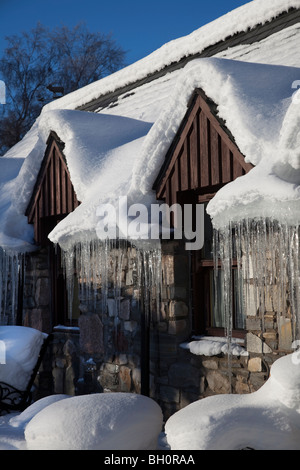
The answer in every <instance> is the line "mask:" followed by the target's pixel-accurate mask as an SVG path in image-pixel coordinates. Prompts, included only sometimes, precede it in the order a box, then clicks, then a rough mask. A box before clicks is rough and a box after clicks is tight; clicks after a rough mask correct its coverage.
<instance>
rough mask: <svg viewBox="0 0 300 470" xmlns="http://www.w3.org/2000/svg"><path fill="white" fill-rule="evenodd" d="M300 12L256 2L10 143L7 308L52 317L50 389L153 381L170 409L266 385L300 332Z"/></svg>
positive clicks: (8, 313) (127, 386) (62, 105)
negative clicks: (153, 216) (154, 214)
mask: <svg viewBox="0 0 300 470" xmlns="http://www.w3.org/2000/svg"><path fill="white" fill-rule="evenodd" d="M299 21H300V5H299V2H298V1H294V2H291V1H287V0H277V1H276V2H274V1H273V2H271V1H266V0H263V1H260V0H256V1H255V2H250V3H249V4H247V5H245V6H243V7H241V8H239V9H237V10H234V11H233V12H231V13H229V14H228V15H226V16H224V17H222V18H219V19H218V20H216V21H215V22H212V23H210V24H208V25H206V26H205V27H203V28H200V29H199V30H198V31H195V32H194V33H192V35H190V36H187V37H185V38H181V39H179V40H177V41H175V42H172V43H169V44H167V45H165V46H164V48H162V49H160V50H158V51H156V52H154V53H153V54H151V55H150V56H148V57H146V58H145V59H143V60H142V61H139V62H138V63H136V64H133V65H131V66H129V67H127V68H125V69H123V70H121V71H119V72H117V73H116V74H113V75H112V76H109V77H106V78H104V79H102V80H100V81H99V82H96V83H94V84H92V85H89V86H87V87H84V88H83V89H81V90H78V91H77V92H75V93H72V94H71V95H67V96H65V97H62V98H60V99H58V100H56V101H54V102H53V103H50V104H49V105H46V106H45V107H44V109H43V112H42V114H41V116H40V117H39V118H38V120H37V122H36V123H35V124H34V126H33V127H32V129H31V130H30V131H29V133H28V134H27V136H25V137H24V139H23V141H22V142H21V143H20V144H18V145H16V146H15V147H14V148H12V149H11V150H10V151H9V152H8V153H7V154H6V155H5V156H4V158H3V159H1V161H0V166H1V164H4V163H3V162H5V164H6V165H7V166H8V167H9V168H11V172H10V175H11V177H12V181H7V182H5V181H4V182H3V185H2V189H1V196H0V197H2V198H3V199H4V196H6V193H5V191H7V188H8V187H9V188H10V191H11V202H10V206H9V208H8V209H7V208H6V207H5V209H4V210H3V212H2V213H1V231H2V233H1V245H2V248H3V251H2V258H1V263H2V266H3V269H2V273H3V276H2V279H1V282H2V291H3V293H4V295H3V296H2V299H1V304H2V312H1V322H2V324H7V323H12V322H16V323H19V324H24V325H26V326H31V327H33V328H37V329H39V330H42V331H44V332H47V333H51V334H52V341H51V344H50V346H49V349H48V351H47V355H46V357H45V360H44V363H43V366H42V368H41V370H40V374H39V377H38V382H39V383H38V384H37V385H38V395H39V396H42V395H47V394H51V393H67V394H71V395H73V394H84V393H93V392H110V391H121V392H128V391H129V392H133V393H142V394H145V395H149V396H151V397H153V398H154V399H155V400H157V401H158V402H159V404H160V405H161V407H162V409H163V410H164V413H165V417H168V416H170V415H171V414H172V413H174V412H175V411H176V410H178V409H180V408H182V407H184V406H185V405H187V404H188V403H190V402H192V401H195V400H198V399H200V398H203V397H206V396H209V395H213V394H219V393H229V392H233V393H250V392H252V391H254V390H257V389H258V388H259V387H260V386H261V385H262V384H263V383H264V382H265V380H266V379H267V378H268V374H269V368H270V365H271V364H272V363H273V362H274V360H276V358H278V356H279V355H283V354H286V353H287V352H290V351H291V350H292V347H293V342H297V341H298V340H299V339H300V337H299V331H298V330H299V325H298V318H297V310H298V305H299V296H300V289H299V249H298V236H299V207H300V206H299V196H298V193H297V185H298V184H299V169H298V168H299V166H298V159H299V157H298V154H297V142H298V141H297V138H298V132H299V131H298V128H297V122H299V121H298V120H299V112H298V110H297V106H296V101H297V95H295V92H296V91H297V80H299V79H300V68H298V67H300V56H299V50H298V48H297V45H298V41H299V35H300V32H299V31H300V27H299ZM232 25H234V26H232ZM207 38H209V39H207ZM271 156H272V157H274V158H273V160H272V158H271ZM16 157H17V158H16ZM18 165H19V166H18ZM6 183H7V185H6ZM11 188H13V189H12V190H11ZM17 188H18V189H19V188H21V191H20V190H18V191H17ZM5 200H6V199H5ZM163 203H164V204H165V205H166V206H165V207H167V208H170V207H176V208H177V210H178V211H179V212H178V213H177V215H176V214H174V213H173V211H171V212H170V214H169V215H170V218H169V219H168V218H167V219H166V220H165V221H164V222H165V223H166V227H167V228H170V231H169V232H168V233H167V235H166V234H165V232H164V231H163V229H164V228H165V226H164V225H163V226H160V227H158V228H159V230H160V237H158V236H157V233H158V232H157V225H156V226H153V230H154V231H155V230H156V231H155V234H156V236H155V237H153V238H151V237H149V236H146V235H145V234H149V232H148V230H149V227H150V228H151V222H152V221H151V220H150V224H149V223H148V222H149V220H148V219H147V217H146V218H145V217H142V215H143V214H142V212H143V210H144V209H145V211H146V212H147V214H146V215H149V213H150V210H151V208H152V207H153V206H155V204H159V205H162V204H163ZM199 207H201V208H203V211H202V209H199V211H198V208H199ZM99 208H100V209H99ZM160 208H161V206H160ZM114 209H115V211H116V212H114ZM110 210H111V211H112V212H113V215H111V212H110ZM181 210H182V212H180V211H181ZM189 210H190V212H189ZM124 211H125V212H124ZM124 214H125V216H124ZM179 215H181V216H182V217H181V219H180V217H179ZM188 215H190V216H191V218H190V219H189V218H188ZM176 216H177V219H176ZM185 216H186V218H185ZM178 217H179V219H178ZM12 220H13V221H14V223H11V221H12ZM176 220H177V222H178V220H179V221H181V222H182V226H180V227H179V229H182V230H179V229H178V226H177V225H176ZM199 221H200V222H199ZM168 223H169V225H168ZM187 225H188V226H187ZM115 228H117V232H114V230H115ZM143 230H146V231H145V232H143ZM178 230H179V231H178ZM202 231H203V243H202V240H201V244H200V245H199V246H197V241H199V240H200V238H201V234H202ZM200 232H201V233H200ZM137 234H140V238H139V237H138V236H137ZM198 237H199V240H197V238H198ZM187 246H189V249H187ZM294 344H296V343H294ZM228 351H229V353H228Z"/></svg>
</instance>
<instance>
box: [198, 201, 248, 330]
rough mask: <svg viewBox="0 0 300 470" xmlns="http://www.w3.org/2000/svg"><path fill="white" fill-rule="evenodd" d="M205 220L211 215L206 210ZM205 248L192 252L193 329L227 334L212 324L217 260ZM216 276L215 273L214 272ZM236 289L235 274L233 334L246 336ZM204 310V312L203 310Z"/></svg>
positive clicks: (234, 262) (235, 266)
mask: <svg viewBox="0 0 300 470" xmlns="http://www.w3.org/2000/svg"><path fill="white" fill-rule="evenodd" d="M213 196H214V194H207V195H202V196H199V197H198V202H199V203H202V204H206V203H208V202H209V201H210V199H212V197H213ZM205 214H206V215H205V220H207V217H209V215H208V214H207V212H206V210H205ZM203 252H204V250H203V249H202V250H198V251H194V252H193V253H192V305H193V330H194V333H195V334H204V335H207V336H221V337H223V336H226V332H225V327H216V326H213V325H212V324H211V319H212V316H213V312H212V307H211V305H213V302H214V293H213V292H212V291H211V282H210V273H211V271H212V272H214V269H215V261H214V259H213V258H204V257H203ZM221 268H222V266H221V262H220V261H219V262H218V269H221ZM231 268H232V274H233V271H234V270H237V269H238V266H237V260H236V259H233V260H232V265H231ZM213 277H214V274H213ZM235 291H236V286H235V280H234V275H232V325H233V328H232V336H233V337H235V338H242V339H244V338H245V335H246V330H245V328H243V329H242V328H237V327H236V323H237V312H236V302H235V298H234V294H235ZM203 310H204V312H203Z"/></svg>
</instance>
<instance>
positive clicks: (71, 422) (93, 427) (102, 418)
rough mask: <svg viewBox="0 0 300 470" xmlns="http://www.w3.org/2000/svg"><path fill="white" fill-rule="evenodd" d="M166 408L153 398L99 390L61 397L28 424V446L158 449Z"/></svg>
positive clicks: (47, 448) (42, 448)
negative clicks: (162, 407) (163, 408)
mask: <svg viewBox="0 0 300 470" xmlns="http://www.w3.org/2000/svg"><path fill="white" fill-rule="evenodd" d="M161 428H162V412H161V409H160V407H159V406H158V405H157V403H156V402H154V401H153V400H152V399H151V398H148V397H145V396H143V395H135V394H130V393H97V394H92V395H82V396H76V397H71V398H67V399H64V400H60V401H57V402H55V403H53V404H51V405H49V406H47V407H45V408H44V409H43V410H42V411H40V412H39V413H37V414H36V415H35V416H34V417H33V418H32V419H31V421H30V422H29V423H28V425H27V426H26V428H25V439H26V443H27V448H28V450H101V449H102V450H142V449H144V450H147V449H148V450H151V449H156V447H157V439H158V435H159V433H160V432H161Z"/></svg>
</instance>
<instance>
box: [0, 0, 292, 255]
mask: <svg viewBox="0 0 300 470" xmlns="http://www.w3.org/2000/svg"><path fill="white" fill-rule="evenodd" d="M299 6H300V1H299V0H297V1H296V0H294V1H292V0H276V1H274V0H272V1H271V0H255V1H253V2H250V3H248V4H246V5H244V6H242V7H240V8H238V9H236V10H234V11H232V12H230V13H228V14H227V15H225V16H223V17H221V18H219V19H218V20H216V21H214V22H212V23H210V24H208V25H206V26H204V27H202V28H200V29H199V30H197V31H195V32H193V33H192V34H190V35H189V36H186V37H184V38H179V39H178V40H175V41H172V42H170V43H168V44H166V45H164V46H163V47H162V48H160V49H159V50H158V51H155V52H154V53H153V54H150V55H149V56H148V57H146V58H145V59H143V60H141V61H139V62H137V63H136V64H133V65H131V66H129V67H127V68H125V69H123V70H121V71H119V72H117V73H116V74H113V75H111V76H109V77H106V78H104V79H102V80H100V81H98V82H96V83H93V84H91V85H89V86H87V87H84V88H82V89H80V90H78V91H76V92H74V93H71V94H70V95H67V96H65V97H63V98H61V99H58V100H56V101H54V102H53V103H50V104H48V105H46V106H45V107H44V109H43V112H42V113H41V115H40V117H39V118H38V119H37V121H36V123H35V124H34V125H33V127H32V129H31V130H30V131H29V132H28V134H27V135H26V136H25V137H24V139H23V140H22V141H21V142H20V143H19V144H17V145H16V146H14V147H13V148H12V149H11V150H10V151H8V152H7V154H6V155H5V157H6V162H7V163H8V162H10V161H13V163H9V166H11V167H12V171H11V172H8V173H9V174H7V175H6V177H5V178H3V182H2V183H1V184H0V200H1V201H3V204H2V205H1V207H0V226H1V230H0V246H2V247H3V248H4V249H6V250H8V249H13V250H17V251H28V250H30V249H33V248H34V245H33V227H32V226H30V225H28V223H27V218H26V217H25V215H24V212H25V209H26V207H27V205H28V203H29V199H30V196H31V194H32V191H33V187H34V183H35V181H36V177H37V174H38V171H39V168H40V164H41V161H42V158H43V155H44V151H45V148H46V140H47V137H48V135H49V132H50V130H55V131H56V133H57V134H58V136H59V137H60V138H61V140H62V141H63V142H64V143H65V150H64V152H65V156H66V159H67V163H68V167H69V169H70V173H71V179H72V182H73V185H74V187H75V191H76V193H77V197H78V199H79V200H80V201H81V203H82V204H81V205H80V206H79V207H78V208H77V209H76V210H75V211H74V213H72V214H70V215H69V216H68V217H67V218H65V219H64V220H63V221H61V222H60V223H59V224H58V225H57V227H56V228H55V230H54V231H53V232H52V233H51V234H50V239H51V240H52V241H53V242H54V243H60V244H61V246H62V247H63V248H65V249H67V248H68V247H70V244H72V243H74V240H75V239H76V241H80V240H82V239H84V240H87V239H93V238H95V237H96V234H95V227H96V225H97V217H96V210H97V207H98V206H99V204H100V203H113V204H114V205H115V204H116V200H117V199H118V197H119V196H128V204H129V205H130V204H131V203H133V202H139V203H145V205H147V206H149V205H150V204H151V203H152V202H155V194H154V192H153V191H152V184H153V182H154V180H155V177H156V176H157V174H158V171H159V169H160V167H161V165H162V163H163V161H164V157H165V154H166V152H167V150H168V148H169V145H170V144H171V142H172V140H173V138H174V136H175V134H176V132H177V129H178V127H179V125H180V123H181V120H182V118H183V117H184V114H185V112H186V109H187V108H186V107H187V103H188V101H189V99H190V97H191V94H192V93H193V91H194V89H195V88H196V87H201V88H203V89H204V91H205V92H206V94H207V95H208V96H209V97H210V98H212V99H213V100H214V101H215V102H216V104H217V105H218V113H219V116H220V117H222V118H223V119H224V120H225V122H226V125H227V127H228V128H229V130H230V131H231V133H232V134H233V135H234V137H235V139H236V142H237V144H238V146H239V147H240V150H241V151H242V152H243V153H244V155H245V157H246V160H247V161H250V162H252V163H253V164H254V165H257V167H258V169H257V170H256V171H251V172H250V173H249V174H248V175H247V177H243V179H242V180H241V181H242V182H241V183H240V182H239V180H237V182H236V183H235V185H237V186H231V185H227V186H226V187H225V188H224V189H223V190H222V191H221V192H220V194H219V193H218V195H217V197H216V198H215V199H213V200H212V201H211V203H210V205H209V212H210V215H211V216H212V217H213V223H214V225H215V226H216V227H218V226H221V225H223V224H224V221H225V220H228V216H229V211H231V216H232V217H233V218H234V217H236V218H239V217H240V214H241V213H244V211H245V206H246V204H247V210H249V214H250V215H251V210H252V208H253V210H254V209H255V210H256V208H257V210H258V213H256V215H258V216H259V215H261V216H265V215H266V214H269V212H270V211H272V210H273V208H274V207H275V204H277V202H280V204H278V206H277V210H276V211H275V212H276V214H273V215H274V216H275V215H277V214H278V213H280V214H281V215H282V214H284V213H286V211H287V208H289V209H291V211H293V210H294V207H293V206H295V207H296V210H297V206H298V205H299V204H298V195H299V194H298V189H297V184H295V182H296V183H297V181H298V179H297V173H295V170H296V168H295V161H294V160H295V158H294V157H293V159H292V160H293V161H291V158H292V157H291V155H292V153H293V152H294V149H292V148H291V142H295V145H296V143H297V139H298V137H297V126H296V125H293V123H295V122H296V121H295V119H296V120H297V119H298V109H297V107H295V109H294V110H292V109H291V97H292V94H293V93H294V92H295V89H292V88H291V87H292V83H293V82H294V81H295V80H299V77H300V74H299V69H298V68H292V67H282V66H277V67H275V66H273V67H271V66H267V65H263V64H260V65H258V64H254V63H250V62H242V61H249V60H253V62H267V63H274V64H281V63H283V64H292V65H299V66H300V58H299V57H298V54H299V52H298V50H299V48H298V47H296V45H297V44H298V39H297V38H298V37H299V28H298V26H297V25H293V26H291V27H289V28H286V29H285V30H284V31H280V32H278V33H275V34H273V35H271V36H270V37H269V38H266V39H265V40H262V41H261V42H260V43H255V44H253V45H244V46H238V47H237V48H229V49H228V50H227V51H224V52H223V53H220V54H219V55H220V57H222V56H223V57H228V58H230V57H234V58H235V59H239V60H236V61H232V60H228V59H227V60H225V59H221V58H218V59H216V58H211V59H199V60H193V61H192V62H190V63H189V64H188V65H187V66H186V67H184V68H183V69H180V70H176V71H174V72H171V73H168V74H166V75H165V76H163V77H161V78H159V79H157V80H154V81H153V82H150V83H146V84H144V85H142V86H140V87H138V88H136V89H135V90H134V91H133V92H132V93H128V94H124V95H121V96H119V98H118V100H117V101H116V103H114V106H112V107H111V106H108V107H106V108H105V109H99V110H98V111H97V113H87V112H83V111H75V110H74V109H75V108H76V107H78V106H81V105H83V104H84V103H86V102H88V101H90V100H92V99H95V98H98V97H99V96H101V95H103V94H105V93H108V92H110V91H115V90H116V89H117V88H119V87H122V86H124V85H126V84H128V83H132V82H135V81H136V80H137V79H139V78H144V77H145V76H147V75H148V74H149V73H152V72H154V71H158V70H160V69H161V68H163V67H164V66H165V65H168V64H170V63H172V62H174V61H176V60H180V58H182V57H185V56H189V55H191V54H193V53H195V52H200V51H201V50H203V49H204V48H205V47H207V46H208V45H211V44H213V43H215V42H217V41H219V40H222V39H224V38H225V37H227V36H228V35H230V34H233V33H234V32H238V31H244V30H247V29H248V28H251V27H253V26H255V25H256V24H257V22H258V21H259V22H262V23H263V22H266V21H268V20H270V19H271V18H272V17H273V16H275V15H277V14H279V13H280V12H283V11H287V10H288V9H289V8H290V7H299ZM287 51H288V52H289V53H288V54H287ZM62 108H64V109H62ZM286 113H287V116H288V115H290V114H291V113H292V114H293V119H291V120H290V121H289V123H287V121H286V120H285V114H286ZM286 126H287V129H286ZM288 137H292V138H293V140H291V139H290V138H288ZM22 159H24V164H23V165H22V167H21V169H20V171H19V174H18V171H17V169H18V165H19V164H21V163H22ZM275 160H276V161H277V160H278V162H277V165H276V167H275V166H274V165H275V163H274V162H275ZM282 161H283V162H284V165H283V166H282V164H281V163H282ZM297 171H298V170H297ZM287 174H288V175H289V180H288V181H286V175H287ZM295 175H296V176H295ZM290 178H292V180H291V179H290ZM295 178H296V180H297V181H295ZM254 183H255V186H253V185H254ZM275 185H276V186H275ZM277 186H278V187H279V191H278V194H277V195H276V192H277V189H276V190H275V191H274V188H275V187H276V188H277ZM274 192H275V194H274ZM265 202H267V203H265ZM233 208H234V210H232V209H233Z"/></svg>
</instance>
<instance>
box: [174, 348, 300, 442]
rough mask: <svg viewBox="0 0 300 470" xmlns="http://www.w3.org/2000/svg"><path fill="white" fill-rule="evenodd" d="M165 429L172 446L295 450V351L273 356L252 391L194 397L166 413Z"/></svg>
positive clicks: (299, 377) (299, 414)
mask: <svg viewBox="0 0 300 470" xmlns="http://www.w3.org/2000/svg"><path fill="white" fill-rule="evenodd" d="M165 431H166V435H167V441H168V443H169V445H170V446H171V449H172V450H239V449H243V448H246V447H250V448H253V449H256V450H299V449H300V360H299V358H298V353H294V354H289V355H287V356H284V357H282V358H280V359H278V360H277V361H276V362H275V363H274V364H273V366H272V367H271V376H270V378H269V379H268V380H267V382H266V383H265V384H264V385H263V386H262V387H261V388H260V389H259V390H258V391H257V392H254V393H251V394H249V395H216V396H212V397H208V398H204V399H202V400H199V401H196V402H194V403H192V404H190V405H188V406H187V407H185V408H183V409H181V410H180V411H178V412H177V413H175V414H174V415H173V416H171V417H170V418H169V420H168V421H167V423H166V427H165Z"/></svg>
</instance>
